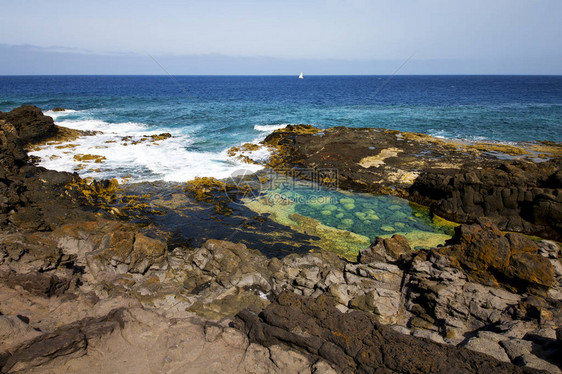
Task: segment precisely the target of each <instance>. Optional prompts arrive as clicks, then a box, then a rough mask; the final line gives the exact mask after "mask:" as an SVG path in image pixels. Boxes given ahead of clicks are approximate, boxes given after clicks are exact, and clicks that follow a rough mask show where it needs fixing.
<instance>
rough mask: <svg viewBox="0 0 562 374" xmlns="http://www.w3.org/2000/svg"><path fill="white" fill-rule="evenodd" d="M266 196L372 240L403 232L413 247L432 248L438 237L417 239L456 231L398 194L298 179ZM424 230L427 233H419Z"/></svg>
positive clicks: (442, 237) (449, 234)
mask: <svg viewBox="0 0 562 374" xmlns="http://www.w3.org/2000/svg"><path fill="white" fill-rule="evenodd" d="M266 198H267V199H268V200H269V203H270V204H273V205H279V206H285V207H286V206H288V205H291V204H292V205H293V206H292V208H291V209H293V210H294V213H297V214H300V215H303V216H306V217H310V218H314V219H316V220H318V221H320V222H321V223H322V224H324V225H326V226H329V227H333V228H337V229H340V230H346V231H351V232H353V233H355V234H359V235H362V236H365V237H367V238H369V240H371V241H372V240H374V238H375V237H377V236H388V235H392V234H395V233H400V234H405V235H406V236H407V237H409V239H410V238H412V239H414V240H413V241H415V243H411V244H412V245H413V246H416V247H429V246H432V245H435V240H433V241H432V240H427V241H428V243H427V245H424V244H423V243H421V242H420V241H419V240H416V238H417V239H421V240H422V241H423V237H425V238H429V237H430V236H431V235H430V234H432V233H433V234H436V235H437V236H438V237H439V238H440V239H441V240H437V242H439V241H444V240H445V236H451V235H452V233H453V227H454V224H453V223H450V222H447V221H445V220H442V219H440V218H439V217H432V216H431V215H430V214H429V212H428V210H427V209H426V208H423V207H419V206H416V205H414V204H411V203H409V202H408V201H407V200H405V199H401V198H398V197H395V196H373V195H370V194H363V193H350V192H347V191H340V190H328V189H324V188H320V187H318V186H316V185H314V184H312V183H308V182H299V183H298V184H297V185H293V186H290V187H287V186H282V187H279V188H276V189H272V190H269V191H267V193H266ZM282 202H284V203H283V204H280V203H282ZM421 233H423V234H424V235H421V236H420V235H419V234H421ZM435 238H436V237H434V239H435ZM411 241H412V240H411Z"/></svg>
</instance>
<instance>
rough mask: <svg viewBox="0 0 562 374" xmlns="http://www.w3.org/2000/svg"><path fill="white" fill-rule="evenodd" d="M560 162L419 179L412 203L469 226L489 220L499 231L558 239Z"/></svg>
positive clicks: (561, 199) (560, 226) (561, 228)
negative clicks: (429, 207)
mask: <svg viewBox="0 0 562 374" xmlns="http://www.w3.org/2000/svg"><path fill="white" fill-rule="evenodd" d="M561 167H562V161H561V160H560V159H558V160H554V161H548V162H543V163H528V162H506V163H503V164H501V165H499V166H492V167H485V168H478V169H477V168H470V169H466V168H465V169H462V170H459V171H456V172H454V173H443V172H436V171H430V172H426V173H423V174H421V175H420V176H419V177H418V178H417V179H416V181H415V182H414V184H413V185H412V187H411V188H410V193H411V198H412V199H414V200H416V201H418V202H420V203H423V204H426V205H430V206H431V208H432V209H433V212H434V213H435V214H438V215H440V216H442V217H445V218H448V219H451V220H454V221H457V222H470V221H475V220H476V219H477V218H478V217H487V218H490V219H491V220H492V221H493V222H494V223H495V224H496V225H497V226H498V227H499V228H500V229H501V230H510V231H518V232H525V233H529V234H533V235H538V236H542V237H545V238H552V239H554V240H561V239H562V236H561V235H562V192H561V191H562V169H561Z"/></svg>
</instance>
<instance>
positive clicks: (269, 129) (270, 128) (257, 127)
mask: <svg viewBox="0 0 562 374" xmlns="http://www.w3.org/2000/svg"><path fill="white" fill-rule="evenodd" d="M288 125H290V123H282V124H279V125H255V126H254V130H257V131H266V132H273V131H275V130H279V129H284V128H285V127H287V126H288Z"/></svg>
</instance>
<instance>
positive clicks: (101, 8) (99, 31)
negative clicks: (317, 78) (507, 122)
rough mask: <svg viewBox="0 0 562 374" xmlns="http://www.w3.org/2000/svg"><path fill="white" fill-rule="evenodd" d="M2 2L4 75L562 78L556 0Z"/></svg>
mask: <svg viewBox="0 0 562 374" xmlns="http://www.w3.org/2000/svg"><path fill="white" fill-rule="evenodd" d="M2 3H3V4H2V5H1V6H2V16H1V18H2V22H0V74H164V73H165V71H167V72H169V73H171V74H295V72H296V73H298V72H299V71H300V70H303V71H305V72H306V73H307V74H391V73H393V72H395V71H396V69H398V68H399V67H400V66H401V65H403V63H404V62H405V61H408V62H407V63H406V64H405V65H404V66H403V67H402V68H401V69H400V70H399V71H398V73H399V74H562V37H561V36H562V26H561V24H562V23H561V22H560V21H559V17H560V14H562V1H560V0H509V1H507V0H486V1H483V0H470V1H467V0H457V1H450V0H449V1H446V0H397V1H379V0H326V1H318V0H301V1H290V0H289V1H287V0H285V1H273V0H261V1H232V0H231V1H225V0H207V1H158V2H156V1H153V2H149V1H142V0H141V1H118V0H114V1H104V0H102V1H96V2H93V1H56V0H51V1H48V2H45V1H37V0H25V1H2ZM150 56H153V58H154V60H156V61H158V63H156V62H155V61H154V60H153V58H151V57H150Z"/></svg>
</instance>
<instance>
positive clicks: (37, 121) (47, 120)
mask: <svg viewBox="0 0 562 374" xmlns="http://www.w3.org/2000/svg"><path fill="white" fill-rule="evenodd" d="M0 119H3V120H5V121H7V122H9V123H11V124H12V125H13V126H14V127H15V129H16V131H17V135H18V137H19V138H20V141H21V142H22V143H24V144H27V143H31V142H37V141H41V140H45V139H47V138H50V137H53V136H55V135H56V134H57V132H58V128H57V126H55V122H54V121H53V119H52V118H51V117H49V116H45V115H44V114H43V112H42V111H41V109H40V108H38V107H36V106H33V105H22V106H20V107H18V108H16V109H14V110H12V111H10V112H7V113H3V112H0Z"/></svg>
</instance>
